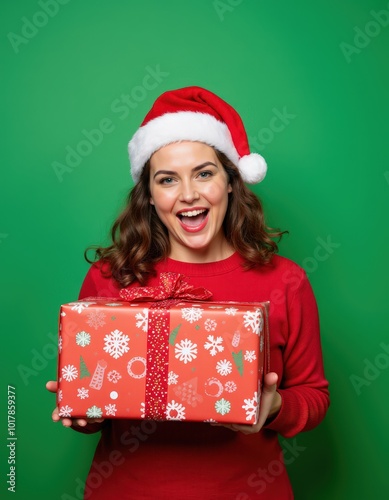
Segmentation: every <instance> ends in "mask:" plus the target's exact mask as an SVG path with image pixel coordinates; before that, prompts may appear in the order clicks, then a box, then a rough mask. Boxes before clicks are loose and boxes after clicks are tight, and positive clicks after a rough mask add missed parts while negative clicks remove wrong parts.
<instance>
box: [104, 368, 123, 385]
mask: <svg viewBox="0 0 389 500" xmlns="http://www.w3.org/2000/svg"><path fill="white" fill-rule="evenodd" d="M121 378H122V376H121V375H120V373H119V372H118V371H116V370H111V371H110V372H108V374H107V379H108V380H109V381H110V382H112V383H113V384H117V383H118V382H119V380H120V379H121Z"/></svg>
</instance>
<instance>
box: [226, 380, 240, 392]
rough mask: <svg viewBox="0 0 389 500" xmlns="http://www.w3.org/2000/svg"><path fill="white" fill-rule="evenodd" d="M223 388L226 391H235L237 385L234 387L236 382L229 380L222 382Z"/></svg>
mask: <svg viewBox="0 0 389 500" xmlns="http://www.w3.org/2000/svg"><path fill="white" fill-rule="evenodd" d="M224 389H225V390H226V391H227V392H235V391H236V389H237V387H236V384H235V382H233V381H232V380H229V381H228V382H226V383H225V384H224Z"/></svg>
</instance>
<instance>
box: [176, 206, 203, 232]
mask: <svg viewBox="0 0 389 500" xmlns="http://www.w3.org/2000/svg"><path fill="white" fill-rule="evenodd" d="M177 217H178V219H179V221H180V223H181V226H182V227H183V229H185V231H188V232H192V233H193V232H197V231H201V229H203V228H204V227H205V225H206V224H207V220H208V210H207V209H206V208H198V209H196V208H193V209H191V210H182V211H181V212H179V213H178V214H177Z"/></svg>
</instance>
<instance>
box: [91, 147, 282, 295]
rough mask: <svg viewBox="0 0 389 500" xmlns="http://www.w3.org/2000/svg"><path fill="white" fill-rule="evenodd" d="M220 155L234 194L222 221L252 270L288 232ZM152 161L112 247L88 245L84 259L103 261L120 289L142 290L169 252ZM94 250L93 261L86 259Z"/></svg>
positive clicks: (114, 234) (118, 222) (116, 228)
mask: <svg viewBox="0 0 389 500" xmlns="http://www.w3.org/2000/svg"><path fill="white" fill-rule="evenodd" d="M216 155H217V157H218V159H219V161H220V162H221V164H222V165H223V167H224V169H225V171H226V172H227V175H228V179H229V183H230V185H231V187H232V192H231V193H229V195H228V196H229V201H228V207H227V212H226V215H225V218H224V222H223V229H224V234H225V236H226V238H227V241H228V242H229V244H230V245H231V246H232V248H234V249H235V251H237V252H238V253H239V254H240V255H241V256H242V257H243V258H244V259H245V261H246V263H245V267H246V268H247V269H250V268H253V267H257V266H261V265H263V264H267V263H269V262H270V260H271V258H272V256H273V255H274V254H275V253H276V252H278V245H277V243H276V242H275V241H274V239H277V238H278V239H280V238H281V236H282V235H283V234H284V233H285V232H286V231H279V230H275V229H272V228H269V227H268V226H267V225H266V223H265V217H264V213H263V208H262V204H261V202H260V200H259V199H258V198H257V196H256V195H255V194H254V193H253V192H252V191H250V190H249V189H248V188H247V187H246V185H245V184H244V182H243V180H242V177H241V176H240V173H239V170H238V169H237V168H236V166H235V165H234V164H233V163H232V162H231V161H230V160H229V159H228V158H227V157H226V156H225V155H224V154H223V153H221V152H220V151H218V150H216ZM149 178H150V162H149V161H148V162H147V163H146V165H145V167H144V168H143V171H142V174H141V177H140V179H139V181H138V183H137V184H136V185H135V186H134V187H133V188H132V190H131V191H130V193H129V195H128V199H127V204H126V207H125V208H124V210H123V211H122V213H121V214H120V215H119V217H118V218H117V219H116V220H115V222H114V224H113V226H112V229H111V238H112V245H110V246H108V247H96V246H91V247H88V248H87V250H86V251H85V259H86V260H87V261H88V262H89V263H90V264H91V263H93V262H96V261H100V263H101V264H103V263H108V264H109V274H107V272H105V273H104V274H105V275H106V276H109V277H111V276H112V277H113V278H114V279H115V280H116V281H117V282H119V283H120V284H121V286H123V287H126V286H128V285H129V284H131V283H132V282H134V281H138V282H139V283H140V284H141V285H142V286H143V285H145V284H146V283H147V279H148V277H149V276H151V275H155V270H154V266H155V264H156V263H157V262H158V261H160V260H162V259H164V258H166V257H168V256H169V253H170V242H169V235H168V231H167V229H166V227H165V226H164V225H163V224H162V222H161V221H160V219H159V217H158V215H157V213H156V211H155V207H154V206H153V205H151V203H150V188H149ZM89 250H94V251H95V256H94V260H90V259H89V258H88V256H87V252H88V251H89Z"/></svg>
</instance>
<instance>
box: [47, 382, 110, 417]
mask: <svg viewBox="0 0 389 500" xmlns="http://www.w3.org/2000/svg"><path fill="white" fill-rule="evenodd" d="M46 389H47V390H48V391H50V392H54V393H56V392H57V389H58V383H57V382H56V381H55V380H50V381H49V382H47V384H46ZM51 418H52V419H53V422H59V421H62V425H63V426H65V427H72V426H73V427H85V426H86V425H87V424H96V423H100V422H103V420H104V419H103V418H67V417H65V418H63V417H60V416H59V413H58V406H57V407H56V408H55V409H54V411H53V413H52V415H51Z"/></svg>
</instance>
